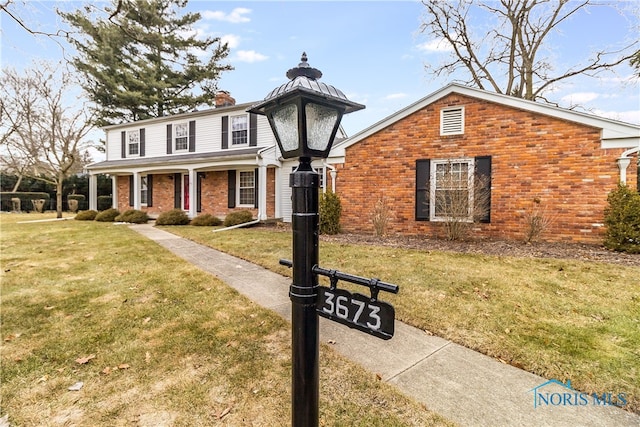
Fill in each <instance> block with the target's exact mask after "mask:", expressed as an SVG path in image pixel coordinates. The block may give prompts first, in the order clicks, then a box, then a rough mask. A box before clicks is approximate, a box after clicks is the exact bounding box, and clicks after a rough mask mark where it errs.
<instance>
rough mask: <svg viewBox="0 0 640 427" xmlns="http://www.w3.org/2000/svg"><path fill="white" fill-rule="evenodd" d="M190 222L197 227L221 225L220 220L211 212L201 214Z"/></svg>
mask: <svg viewBox="0 0 640 427" xmlns="http://www.w3.org/2000/svg"><path fill="white" fill-rule="evenodd" d="M190 224H191V225H195V226H199V227H215V226H218V225H222V220H221V219H220V218H218V217H217V216H213V215H211V214H202V215H198V216H197V217H195V218H193V219H192V220H191V223H190Z"/></svg>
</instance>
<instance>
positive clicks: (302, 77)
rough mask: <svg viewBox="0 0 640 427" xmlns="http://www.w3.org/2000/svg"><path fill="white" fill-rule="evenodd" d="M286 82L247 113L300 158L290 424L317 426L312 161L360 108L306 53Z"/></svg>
mask: <svg viewBox="0 0 640 427" xmlns="http://www.w3.org/2000/svg"><path fill="white" fill-rule="evenodd" d="M286 76H287V78H289V82H287V83H285V84H283V85H282V86H280V87H277V88H276V89H274V90H272V91H271V92H270V93H269V94H268V95H267V96H266V98H265V99H264V101H262V102H260V103H258V104H256V105H254V106H252V107H251V108H249V110H248V111H249V112H251V113H256V114H261V115H265V116H267V119H268V120H269V124H270V126H271V129H272V130H273V134H274V135H275V137H276V141H277V143H278V147H279V148H280V152H281V154H282V157H283V158H285V159H290V158H296V157H297V158H298V159H299V165H298V168H297V169H296V170H295V171H294V172H293V173H292V174H291V175H290V177H289V186H290V187H291V188H292V202H293V206H292V208H293V214H292V230H293V281H292V283H291V286H290V288H289V298H290V299H291V303H292V305H291V323H292V338H291V340H292V341H291V344H292V381H291V393H292V396H291V406H292V408H291V412H292V414H291V415H292V416H291V424H292V426H294V427H298V426H317V425H318V387H319V370H318V366H319V364H318V358H319V331H318V314H317V313H316V298H317V288H318V277H317V275H316V274H315V273H314V272H313V268H314V266H317V264H318V233H319V232H318V218H319V216H318V187H319V185H318V184H319V177H318V174H316V173H315V172H314V171H313V169H312V167H311V161H312V159H313V158H327V157H328V156H329V151H330V150H331V145H332V144H333V139H334V137H335V135H336V132H337V131H338V127H339V126H340V120H341V119H342V116H343V114H347V113H351V112H353V111H357V110H361V109H363V108H364V105H361V104H357V103H355V102H352V101H349V100H348V99H347V97H346V96H345V95H344V94H343V93H342V92H341V91H340V90H338V89H336V88H335V87H333V86H331V85H327V84H325V83H321V82H318V79H319V78H320V77H321V76H322V72H320V70H318V69H316V68H312V67H311V66H309V64H308V63H307V55H306V53H303V54H302V58H301V62H300V63H299V64H298V66H297V67H296V68H292V69H290V70H289V71H287V74H286Z"/></svg>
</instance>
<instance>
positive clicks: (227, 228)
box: [211, 219, 260, 233]
mask: <svg viewBox="0 0 640 427" xmlns="http://www.w3.org/2000/svg"><path fill="white" fill-rule="evenodd" d="M259 222H260V220H259V219H256V220H254V221H249V222H243V223H242V224H237V225H232V226H231V227H225V228H217V229H215V230H211V232H212V233H217V232H219V231H227V230H233V229H234V228H241V227H248V226H250V225H254V224H258V223H259Z"/></svg>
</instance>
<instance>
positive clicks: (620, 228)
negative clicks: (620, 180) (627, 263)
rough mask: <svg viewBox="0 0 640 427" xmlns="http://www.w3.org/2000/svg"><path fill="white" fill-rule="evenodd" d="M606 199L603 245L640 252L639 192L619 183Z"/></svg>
mask: <svg viewBox="0 0 640 427" xmlns="http://www.w3.org/2000/svg"><path fill="white" fill-rule="evenodd" d="M607 201H608V202H609V205H608V206H607V207H606V208H605V211H604V215H605V218H604V224H605V226H606V227H607V231H606V235H605V240H604V245H605V246H606V247H607V248H609V249H613V250H614V251H619V252H628V253H632V254H637V253H640V193H637V192H635V191H633V190H631V189H630V188H628V187H627V186H626V185H623V184H620V185H618V188H617V189H616V190H614V191H612V192H611V193H609V196H608V197H607Z"/></svg>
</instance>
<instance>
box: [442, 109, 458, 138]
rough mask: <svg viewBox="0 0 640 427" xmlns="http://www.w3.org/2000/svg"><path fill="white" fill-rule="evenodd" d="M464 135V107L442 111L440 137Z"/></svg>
mask: <svg viewBox="0 0 640 427" xmlns="http://www.w3.org/2000/svg"><path fill="white" fill-rule="evenodd" d="M463 133H464V107H455V108H443V109H442V110H440V135H462V134H463Z"/></svg>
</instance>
